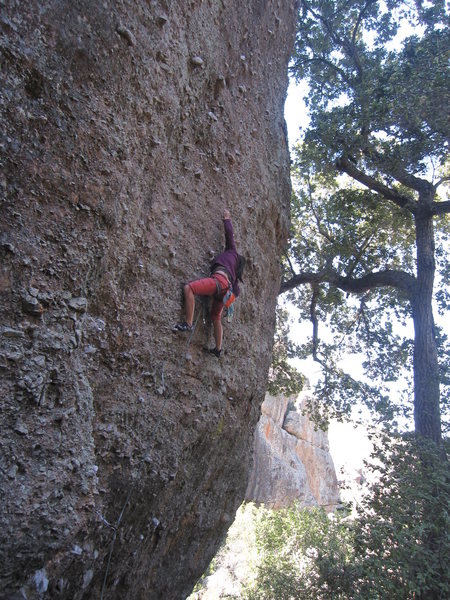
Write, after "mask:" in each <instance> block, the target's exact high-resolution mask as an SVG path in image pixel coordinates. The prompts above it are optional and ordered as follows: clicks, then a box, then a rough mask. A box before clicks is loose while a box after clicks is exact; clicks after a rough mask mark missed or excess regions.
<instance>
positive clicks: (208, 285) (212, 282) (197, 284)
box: [188, 273, 230, 321]
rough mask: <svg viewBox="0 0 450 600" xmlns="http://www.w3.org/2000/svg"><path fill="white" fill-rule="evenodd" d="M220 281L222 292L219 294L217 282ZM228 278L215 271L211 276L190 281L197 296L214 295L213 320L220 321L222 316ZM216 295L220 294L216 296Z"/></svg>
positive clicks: (190, 285)
mask: <svg viewBox="0 0 450 600" xmlns="http://www.w3.org/2000/svg"><path fill="white" fill-rule="evenodd" d="M216 281H217V282H219V286H220V292H219V294H217V284H216ZM229 285H230V284H229V283H228V279H227V278H226V277H225V275H222V274H221V273H214V275H212V276H211V277H205V278H204V279H197V280H196V281H190V282H189V283H188V286H189V287H190V288H191V290H192V291H193V292H194V294H195V295H196V296H214V298H213V303H212V307H211V320H212V321H219V320H220V317H221V316H222V311H223V302H222V299H223V297H224V296H225V293H226V291H227V290H228V288H229ZM216 296H218V297H217V298H216Z"/></svg>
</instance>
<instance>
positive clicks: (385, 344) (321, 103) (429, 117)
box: [282, 0, 450, 441]
mask: <svg viewBox="0 0 450 600" xmlns="http://www.w3.org/2000/svg"><path fill="white" fill-rule="evenodd" d="M448 20H449V19H448V12H447V10H446V6H445V3H444V2H442V1H441V0H434V1H430V2H426V3H423V2H406V1H404V2H394V0H387V1H386V2H384V3H383V2H378V1H376V0H368V1H367V0H300V12H299V19H298V28H297V38H296V46H295V54H294V56H293V60H292V66H291V69H292V73H293V75H294V76H295V77H296V78H297V79H298V80H306V81H307V82H308V85H309V91H308V94H307V98H306V102H307V106H308V110H309V115H310V125H309V127H308V129H307V131H306V132H305V133H304V136H303V141H302V143H301V144H299V145H298V146H297V148H296V154H295V161H294V167H293V179H294V187H295V193H294V196H293V200H292V217H293V219H292V235H291V241H290V246H289V252H288V258H287V259H286V260H285V262H284V263H283V284H282V290H290V292H289V299H290V300H291V301H292V302H294V303H295V304H296V305H297V306H298V308H299V310H300V319H301V320H306V319H308V320H310V321H311V322H312V336H311V339H310V340H309V341H308V342H307V344H306V345H305V346H303V347H300V348H297V355H298V356H299V357H305V356H306V355H307V354H308V353H309V354H312V356H313V357H314V359H315V360H316V361H317V362H319V363H320V364H321V366H322V368H323V378H322V379H321V381H320V382H319V385H318V387H317V389H316V401H317V402H320V401H328V402H327V405H326V407H324V408H322V409H321V410H320V411H318V412H320V415H316V416H317V418H318V419H319V421H320V422H323V421H326V419H327V418H328V416H329V414H333V413H334V415H335V416H338V417H343V416H345V415H349V414H350V413H351V411H352V406H353V405H355V404H356V403H358V402H362V403H364V404H365V405H366V406H368V407H369V408H370V409H371V410H372V411H373V412H374V413H376V414H377V415H378V418H379V419H380V420H382V421H384V422H386V423H388V422H389V426H390V427H391V426H392V425H393V424H395V420H396V419H398V418H399V417H404V416H407V417H410V413H411V409H410V407H411V404H412V402H411V399H412V398H411V397H409V396H410V395H411V392H414V416H415V422H416V424H417V423H419V424H420V425H419V430H420V431H421V433H424V432H425V435H428V436H430V437H432V439H435V440H436V441H438V440H439V439H440V436H441V433H440V429H441V425H440V414H439V391H438V386H437V385H435V382H436V381H437V380H438V378H439V377H440V376H441V384H442V396H443V398H444V399H445V398H448V390H447V383H448V382H447V378H446V377H445V375H444V374H445V372H446V368H448V365H449V362H450V361H449V355H448V352H447V351H446V348H447V345H446V340H445V338H444V337H443V336H441V335H438V332H437V329H435V328H433V315H432V301H431V297H432V292H433V278H434V265H435V262H436V265H437V268H438V269H439V271H438V273H439V272H440V277H441V278H442V281H446V280H447V279H448V274H449V266H448V252H446V247H447V246H448V233H449V225H448V215H447V214H446V216H442V215H443V214H444V213H448V211H449V210H450V206H449V203H445V202H444V201H443V198H441V197H440V196H439V195H438V193H437V190H438V188H439V186H440V185H442V183H443V182H444V181H445V180H446V179H447V176H448V159H447V155H448V154H447V153H448V139H449V137H450V131H449V120H448V114H447V107H448V104H449V102H448V101H449V89H450V85H449V83H450V80H449V70H448V56H449V54H450V36H449V35H448ZM405 32H406V33H405ZM399 33H402V35H403V38H402V41H400V42H399V41H398V39H397V38H396V36H398V34H399ZM342 173H345V174H346V175H345V176H343V175H342ZM438 214H440V216H439V217H437V216H436V215H438ZM419 215H420V218H419ZM425 219H428V222H427V230H426V234H425V228H424V227H423V222H424V221H425ZM433 221H434V227H433ZM418 223H419V225H420V227H421V233H420V234H418ZM428 224H430V225H428ZM435 232H436V233H435ZM434 236H435V237H436V240H434ZM435 241H436V243H435ZM433 253H434V257H433V258H434V259H435V260H433V258H430V255H432V254H433ZM305 284H307V285H305ZM436 292H437V293H436V296H435V299H436V301H437V303H438V306H439V308H440V310H442V311H445V310H446V309H448V306H449V304H450V302H449V295H448V290H446V289H445V287H444V288H443V289H438V290H436ZM349 295H351V297H349ZM425 312H426V313H427V316H426V317H425V316H424V315H425ZM411 317H413V318H414V321H415V328H416V330H417V329H418V328H421V327H422V326H423V325H424V323H428V333H427V345H426V347H425V346H420V345H419V344H417V343H416V342H417V338H416V339H414V334H413V333H412V328H411V327H410V329H409V331H408V330H407V328H406V325H407V323H408V321H410V319H411ZM421 320H422V321H421ZM320 323H325V324H326V326H327V331H328V332H329V334H330V335H329V336H328V338H327V339H326V341H324V340H323V339H322V337H321V336H320V335H319V324H320ZM436 341H437V343H439V344H440V346H439V348H438V352H437V353H436V348H435V344H436ZM413 352H415V359H414V361H413ZM352 355H353V356H354V357H355V359H356V360H357V361H358V363H359V364H360V365H361V368H362V370H363V371H364V377H360V378H359V379H360V380H359V381H357V380H356V379H355V378H354V377H351V376H350V375H349V374H348V369H347V368H346V367H347V364H348V363H349V362H350V360H349V359H348V357H351V356H352ZM436 355H438V357H439V358H438V359H436V358H435V357H436ZM344 357H347V359H346V363H347V364H343V360H344ZM431 357H433V358H431ZM438 361H439V363H440V364H439V365H438V364H437V362H438ZM419 364H420V365H426V367H424V368H422V369H418V368H417V366H418V365H419ZM405 369H406V371H407V373H408V375H407V376H406V377H405V375H404V373H405ZM413 373H414V386H413V385H412V383H411V379H412V374H413ZM419 377H422V378H426V377H428V381H423V380H422V381H420V382H418V378H419ZM399 378H400V379H401V380H402V381H403V380H404V385H403V390H404V393H403V397H400V396H399V397H398V398H397V399H393V398H392V395H391V393H390V388H391V386H392V384H393V383H396V382H398V381H399ZM431 389H433V390H434V391H433V394H431V391H430V390H431ZM421 390H428V393H427V394H425V395H423V394H422V392H421ZM408 394H409V395H408ZM420 394H422V396H420V398H419V395H420ZM405 397H406V398H408V399H409V401H408V402H407V403H406V404H405ZM444 406H445V402H443V403H442V407H444ZM316 413H317V411H316ZM425 413H426V414H425ZM427 414H432V415H433V417H432V422H433V425H432V426H431V427H428V425H425V422H427V419H428V416H427Z"/></svg>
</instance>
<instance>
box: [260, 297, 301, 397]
mask: <svg viewBox="0 0 450 600" xmlns="http://www.w3.org/2000/svg"><path fill="white" fill-rule="evenodd" d="M296 352H297V351H296V346H295V344H294V343H293V342H292V340H291V339H290V337H289V315H288V312H287V310H286V309H283V308H282V307H281V306H280V305H279V306H278V307H277V324H276V330H275V337H274V343H273V350H272V364H271V367H270V371H269V382H268V386H267V391H268V392H269V393H270V394H272V395H273V396H276V395H278V394H284V395H286V396H294V395H297V394H298V393H299V392H300V391H301V390H302V388H303V385H304V377H303V375H302V374H301V373H299V371H297V369H296V368H295V367H293V366H292V365H291V364H290V363H289V358H292V357H293V356H295V355H296Z"/></svg>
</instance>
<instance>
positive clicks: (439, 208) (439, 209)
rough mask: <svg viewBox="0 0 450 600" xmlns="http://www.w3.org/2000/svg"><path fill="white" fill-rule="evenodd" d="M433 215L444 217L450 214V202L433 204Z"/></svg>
mask: <svg viewBox="0 0 450 600" xmlns="http://www.w3.org/2000/svg"><path fill="white" fill-rule="evenodd" d="M431 212H432V213H433V215H444V214H448V213H450V201H449V200H447V201H446V202H433V206H432V209H431Z"/></svg>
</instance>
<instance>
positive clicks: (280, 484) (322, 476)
mask: <svg viewBox="0 0 450 600" xmlns="http://www.w3.org/2000/svg"><path fill="white" fill-rule="evenodd" d="M303 407H304V404H303V403H302V404H301V405H300V407H299V409H298V410H296V409H295V407H294V408H292V404H291V402H290V401H289V399H288V398H285V397H283V396H279V397H273V396H267V397H266V399H265V400H264V402H263V404H262V407H261V418H260V420H259V423H258V427H257V430H256V436H255V448H254V462H253V468H252V472H251V476H250V480H249V483H248V487H247V492H246V499H247V500H251V501H253V502H257V503H264V504H265V505H267V506H269V507H271V508H285V507H288V506H290V505H292V504H293V502H294V501H296V500H297V501H299V502H300V503H301V504H302V505H303V506H317V505H318V506H323V507H324V508H326V509H327V510H331V509H333V508H334V507H335V506H336V504H337V503H338V502H339V488H338V481H337V477H336V471H335V468H334V464H333V459H332V457H331V455H330V452H329V444H328V437H327V434H326V433H325V432H323V431H320V430H318V431H315V430H314V424H313V423H312V422H311V421H310V420H309V419H308V417H307V416H305V415H303V414H302V410H303Z"/></svg>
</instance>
